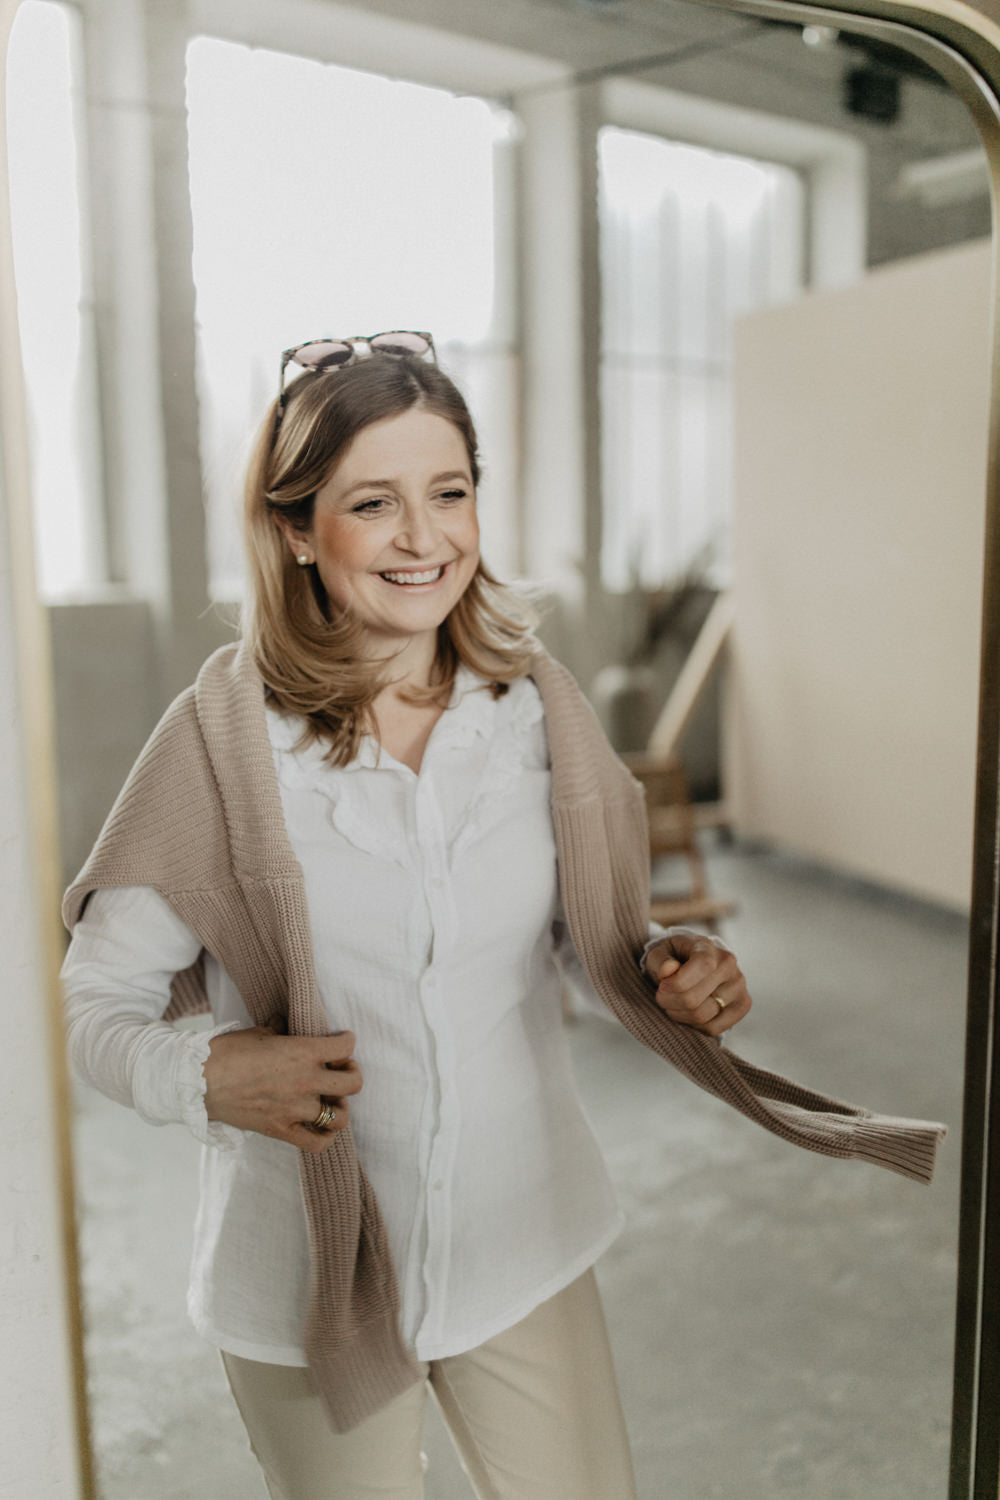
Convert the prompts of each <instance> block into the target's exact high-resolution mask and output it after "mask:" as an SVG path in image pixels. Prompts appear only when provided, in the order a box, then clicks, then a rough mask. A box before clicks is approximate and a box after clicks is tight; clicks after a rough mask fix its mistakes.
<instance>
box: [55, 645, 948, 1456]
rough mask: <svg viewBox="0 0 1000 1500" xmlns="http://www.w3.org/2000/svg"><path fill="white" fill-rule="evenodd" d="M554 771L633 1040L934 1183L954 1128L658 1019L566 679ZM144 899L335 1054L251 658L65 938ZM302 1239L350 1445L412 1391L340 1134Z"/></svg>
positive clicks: (613, 802)
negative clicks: (326, 1040)
mask: <svg viewBox="0 0 1000 1500" xmlns="http://www.w3.org/2000/svg"><path fill="white" fill-rule="evenodd" d="M532 676H533V678H534V680H535V682H536V684H537V686H538V689H539V691H540V693H541V696H542V701H543V703H544V707H545V723H546V728H547V732H548V738H549V745H550V749H551V756H552V818H553V823H554V825H555V838H556V848H557V852H558V862H559V880H560V888H561V891H562V898H563V903H564V905H565V909H566V914H567V919H568V923H569V929H570V933H571V936H572V938H573V942H574V944H575V945H576V949H577V952H578V953H579V955H580V958H581V959H582V961H583V964H584V966H585V968H586V970H587V973H588V974H589V976H590V979H591V981H592V983H593V985H594V987H595V989H596V990H597V992H598V994H599V995H600V996H601V997H602V998H603V1000H604V1001H605V1002H606V1004H607V1005H608V1006H609V1008H610V1009H611V1011H613V1013H614V1014H615V1016H617V1018H618V1019H619V1020H620V1021H621V1022H622V1023H623V1025H624V1026H625V1027H626V1028H627V1029H628V1030H629V1031H630V1032H631V1033H632V1035H633V1036H636V1037H638V1038H639V1040H640V1041H642V1042H644V1043H645V1044H646V1046H648V1047H651V1048H652V1049H653V1050H654V1051H655V1052H658V1053H659V1054H660V1055H661V1056H662V1057H664V1058H666V1059H667V1060H668V1061H669V1062H671V1063H673V1065H674V1066H675V1067H676V1068H679V1069H680V1071H681V1072H682V1073H684V1074H685V1075H686V1076H687V1077H688V1078H690V1079H692V1080H693V1082H695V1083H697V1084H698V1085H699V1086H700V1087H701V1088H703V1089H706V1090H707V1091H708V1092H709V1093H712V1094H715V1095H716V1096H717V1097H718V1098H720V1099H724V1100H725V1101H726V1102H727V1103H728V1104H731V1105H733V1106H734V1108H736V1109H738V1110H739V1111H740V1112H741V1113H742V1114H745V1115H747V1116H749V1118H750V1119H752V1120H756V1121H757V1123H758V1124H760V1125H763V1126H765V1128H766V1129H768V1130H771V1131H773V1132H774V1133H775V1134H776V1135H779V1136H782V1137H783V1138H784V1139H785V1140H787V1141H791V1142H793V1143H794V1144H795V1145H798V1146H804V1147H807V1148H808V1149H809V1150H812V1151H819V1152H821V1153H823V1154H824V1155H827V1156H839V1157H855V1158H858V1159H860V1160H863V1161H869V1162H874V1163H876V1164H878V1165H879V1166H883V1167H888V1168H889V1169H891V1170H892V1171H895V1172H901V1173H903V1174H904V1175H905V1176H907V1177H912V1178H915V1179H916V1180H918V1181H924V1182H927V1181H929V1180H930V1177H931V1174H932V1171H933V1165H934V1153H935V1149H936V1146H937V1143H938V1141H939V1139H940V1138H941V1137H942V1136H943V1134H944V1128H943V1127H942V1126H940V1125H936V1124H932V1123H930V1122H927V1121H913V1120H897V1119H888V1118H885V1117H881V1116H877V1115H873V1114H871V1113H869V1112H868V1111H867V1110H863V1109H858V1108H855V1107H854V1106H853V1105H850V1104H842V1103H838V1102H837V1101H836V1100H835V1099H829V1098H826V1097H825V1096H824V1095H822V1094H815V1093H812V1092H811V1091H810V1090H808V1089H804V1088H800V1087H798V1086H797V1085H796V1084H794V1083H790V1082H788V1081H787V1080H786V1079H784V1078H780V1077H777V1076H776V1075H774V1074H772V1073H767V1072H764V1071H763V1070H762V1069H760V1068H756V1067H754V1066H753V1065H752V1064H751V1063H748V1062H744V1061H743V1059H742V1058H739V1057H737V1056H736V1055H735V1054H734V1053H733V1052H731V1051H729V1050H728V1049H727V1048H722V1047H720V1046H719V1045H718V1044H717V1043H716V1042H714V1041H712V1040H711V1039H710V1038H709V1037H707V1036H705V1035H703V1034H702V1033H701V1032H698V1031H693V1030H691V1028H690V1027H686V1026H682V1025H679V1024H677V1023H676V1022H674V1021H671V1020H670V1019H669V1018H668V1017H667V1016H666V1015H664V1013H663V1012H662V1011H661V1010H660V1009H659V1007H658V1006H657V1004H656V1002H655V1000H654V998H653V995H654V991H653V986H652V984H651V982H650V981H649V980H648V979H647V978H646V977H645V976H644V975H643V974H642V973H641V972H640V969H639V966H638V964H637V962H636V960H637V957H638V955H639V954H640V953H641V950H642V948H643V945H644V943H645V941H646V938H647V935H648V930H649V928H648V918H649V856H648V847H649V846H648V841H647V833H646V819H645V808H644V803H643V794H642V789H641V787H640V786H639V785H638V783H637V782H636V781H635V780H634V779H633V777H632V776H631V775H630V773H629V772H628V771H627V770H626V769H625V767H624V766H623V765H622V763H621V761H620V760H619V759H618V757H617V756H616V755H615V754H614V752H613V751H612V750H611V748H610V746H609V745H608V742H607V740H606V739H605V737H604V734H603V732H602V730H601V728H600V726H599V725H598V722H597V720H596V718H595V716H594V714H593V712H592V710H591V709H590V707H589V705H588V704H587V702H586V701H585V699H584V698H583V696H582V695H581V693H580V691H579V689H578V688H577V686H576V684H575V682H574V681H573V679H572V677H571V676H570V674H569V673H568V672H567V671H566V670H565V668H564V667H562V666H560V665H559V664H558V663H557V662H555V661H553V660H552V658H551V657H549V656H548V655H547V654H545V653H544V652H543V651H541V650H539V652H538V654H537V656H536V658H535V661H534V665H533V668H532ZM133 885H136V886H151V887H153V888H154V889H155V890H157V891H158V892H159V893H160V894H161V895H162V896H163V897H164V898H165V899H166V900H167V901H168V902H169V903H170V905H171V906H172V907H173V909H174V910H175V911H176V912H177V913H178V915H179V916H180V917H181V918H182V919H183V920H184V921H185V922H186V923H187V924H188V926H189V927H190V928H191V929H192V930H193V932H194V933H195V934H196V935H197V936H198V937H199V938H200V940H201V943H202V945H203V948H204V949H206V950H207V951H208V952H210V953H211V954H212V955H213V956H214V957H215V958H216V959H217V960H218V961H219V963H220V964H221V965H222V966H223V968H224V969H225V970H226V972H227V973H228V975H229V976H230V978H231V979H232V981H233V983H234V984H235V985H236V987H237V989H238V990H239V992H240V994H241V995H242V996H243V998H244V1000H245V1001H246V1004H247V1008H248V1010H249V1011H250V1014H251V1015H252V1016H253V1018H254V1020H255V1022H257V1023H258V1024H262V1023H264V1022H266V1021H267V1020H268V1018H269V1017H271V1016H272V1015H274V1013H275V1012H276V1011H281V1012H283V1013H286V1014H287V1019H288V1030H289V1032H290V1033H293V1034H296V1035H305V1036H319V1035H324V1034H326V1033H327V1031H328V1030H329V1023H328V1020H327V1016H326V1014H325V1012H324V1010H323V1006H322V1004H321V1002H320V1000H319V996H318V992H317V987H316V978H315V973H314V970H313V955H312V946H311V942H310V934H309V918H308V914H307V909H306V899H305V890H304V885H303V878H302V872H301V869H300V867H299V865H298V862H297V861H296V859H295V856H294V854H293V853H292V849H291V845H290V844H289V840H288V835H287V832H286V829H285V823H284V818H283V815H282V807H281V799H280V794H279V791H278V785H277V780H276V776H275V771H274V763H273V759H272V754H271V747H270V742H269V739H268V733H267V724H266V719H265V710H264V689H263V685H262V682H261V679H260V677H259V675H258V673H257V671H256V668H255V667H254V665H253V662H252V660H251V659H250V655H249V653H248V651H247V650H246V649H245V647H243V646H236V645H234V646H226V647H223V648H222V649H221V650H220V651H216V652H215V653H214V655H212V656H211V657H210V658H209V659H208V661H207V662H206V663H205V665H204V667H203V668H202V670H201V672H200V674H199V676H198V680H197V682H196V683H195V685H194V687H193V688H189V689H188V690H187V691H186V692H184V693H182V694H181V695H180V697H179V698H178V699H177V700H176V701H175V702H174V703H173V705H172V706H171V707H170V708H169V709H168V710H167V712H166V714H165V715H164V717H163V719H162V720H161V722H160V724H159V725H158V727H157V728H156V730H155V731H154V732H153V735H152V737H151V738H150V740H149V743H148V744H147V745H146V747H145V749H144V750H143V752H142V754H141V755H140V757H139V759H138V761H137V762H136V765H135V767H134V768H133V770H132V772H131V774H130V776H129V778H128V781H127V782H126V784H125V786H124V788H123V790H122V792H121V795H120V796H119V798H118V800H117V802H116V803H115V805H114V807H113V809H112V811H111V813H110V815H109V817H108V820H107V822H106V824H105V826H104V828H103V830H102V832H101V834H100V837H99V838H98V840H97V844H96V845H95V847H94V850H93V852H92V854H91V856H90V858H89V859H88V860H87V863H86V865H85V866H84V868H83V870H82V871H81V873H80V875H79V876H78V878H77V880H76V881H75V882H74V884H73V885H72V886H71V887H70V889H69V891H68V892H67V894H66V898H65V902H64V906H63V915H64V918H65V921H66V924H67V926H68V927H70V928H72V926H73V924H74V923H75V922H76V920H77V919H78V917H79V916H80V913H81V911H82V910H83V907H84V904H85V902H86V900H87V897H88V895H89V893H90V892H91V891H93V890H95V889H96V888H97V887H101V886H133ZM204 1008H205V992H204V975H203V969H202V967H201V963H200V962H199V963H198V964H195V965H194V966H193V967H192V968H191V969H188V970H186V971H185V972H184V973H183V974H181V975H178V976H177V977H176V978H175V980H174V991H173V1001H172V1004H171V1007H170V1010H169V1011H168V1012H167V1015H168V1016H172V1015H177V1014H180V1013H181V1012H182V1011H184V1010H188V1011H190V1010H194V1009H204ZM300 1166H301V1172H302V1188H303V1194H304V1198H305V1204H306V1209H307V1212H308V1220H309V1239H310V1251H311V1265H312V1271H311V1289H310V1306H309V1313H308V1320H307V1327H306V1331H305V1345H306V1353H307V1357H308V1359H309V1363H310V1366H311V1368H312V1370H313V1372H314V1374H315V1376H316V1378H317V1381H318V1384H319V1387H320V1389H321V1390H322V1393H323V1396H324V1399H325V1402H326V1406H327V1408H328V1410H329V1415H330V1418H331V1421H332V1423H333V1426H334V1428H335V1429H336V1430H337V1431H339V1432H343V1431H347V1430H349V1429H350V1428H352V1427H354V1426H356V1425H357V1424H358V1423H360V1422H361V1421H363V1420H364V1419H365V1418H366V1417H368V1416H370V1415H371V1414H372V1413H373V1412H375V1411H377V1410H378V1409H379V1408H380V1407H382V1406H384V1405H386V1404H387V1403H388V1402H389V1401H391V1400H392V1399H393V1398H394V1397H395V1396H397V1395H398V1394H399V1393H400V1392H401V1391H403V1390H404V1389H406V1387H408V1386H410V1385H411V1384H413V1383H414V1382H415V1381H417V1380H419V1379H420V1378H421V1375H422V1371H421V1368H420V1366H419V1365H418V1364H417V1363H416V1362H415V1360H414V1358H413V1356H412V1355H411V1354H410V1353H409V1351H408V1350H407V1348H406V1347H405V1345H404V1343H403V1341H402V1337H401V1335H400V1331H399V1319H398V1307H399V1297H398V1290H397V1286H396V1280H395V1275H394V1272H393V1267H392V1264H391V1262H390V1258H389V1252H388V1247H387V1241H386V1235H385V1230H384V1227H383V1224H382V1218H381V1214H380V1212H379V1207H378V1204H377V1202H376V1201H375V1196H374V1193H373V1191H372V1188H371V1185H370V1183H369V1181H368V1179H367V1177H366V1175H365V1173H364V1171H363V1169H362V1167H361V1165H360V1164H359V1162H358V1158H357V1155H356V1153H355V1149H354V1143H353V1141H352V1139H351V1134H350V1131H349V1130H345V1131H343V1132H341V1133H340V1134H338V1135H337V1136H336V1137H335V1139H334V1141H333V1143H332V1145H331V1146H330V1148H329V1149H328V1150H326V1151H324V1152H323V1153H321V1154H319V1155H313V1154H310V1153H305V1152H303V1153H300Z"/></svg>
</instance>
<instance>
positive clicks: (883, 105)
mask: <svg viewBox="0 0 1000 1500" xmlns="http://www.w3.org/2000/svg"><path fill="white" fill-rule="evenodd" d="M844 108H845V109H846V110H847V112H848V114H852V115H861V116H862V117H863V118H864V119H866V120H876V121H877V122H878V123H879V124H880V125H891V124H892V123H893V121H894V120H895V119H897V118H898V116H899V75H898V73H893V72H890V70H889V69H888V68H880V67H878V66H877V65H875V64H870V63H866V64H864V65H863V66H861V67H859V68H848V70H847V72H846V73H845V74H844Z"/></svg>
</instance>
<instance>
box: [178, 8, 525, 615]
mask: <svg viewBox="0 0 1000 1500" xmlns="http://www.w3.org/2000/svg"><path fill="white" fill-rule="evenodd" d="M188 121H189V141H190V173H191V202H192V210H193V217H194V276H195V285H196V289H197V318H198V327H199V353H200V362H201V368H200V390H201V404H202V414H203V415H202V451H203V455H204V459H205V466H206V472H207V482H208V487H209V530H210V554H211V572H212V579H213V588H214V591H215V593H216V595H217V596H226V595H227V594H228V595H232V594H233V593H234V592H236V591H237V590H238V583H237V579H238V574H239V561H238V559H239V545H238V536H237V527H236V524H235V515H236V509H237V505H238V489H239V481H240V475H241V471H242V468H243V464H244V462H245V457H246V451H247V444H248V437H249V434H250V433H251V432H252V430H253V429H254V428H255V427H256V425H257V424H258V422H259V420H260V417H261V415H262V413H263V410H264V408H265V406H266V404H267V402H268V401H269V400H270V399H271V397H272V396H273V395H274V394H275V393H276V391H277V384H278V369H279V363H280V353H281V350H282V349H284V348H287V347H289V346H291V345H292V344H295V343H300V342H303V341H305V340H306V339H310V338H320V337H328V336H338V335H341V336H343V335H350V334H356V333H361V334H366V333H376V332H379V331H381V330H383V329H392V328H416V329H429V330H430V331H431V332H432V333H433V335H434V339H435V343H436V345H437V348H438V351H439V357H440V359H441V363H442V364H443V365H444V366H445V368H446V369H447V370H448V371H449V373H450V374H452V375H453V376H454V378H455V379H456V380H457V381H458V383H459V385H460V386H461V387H462V388H463V390H464V392H465V394H466V396H467V398H468V399H469V401H470V405H471V406H472V410H473V415H474V417H475V418H476V419H477V422H478V425H479V427H480V430H481V432H480V435H481V439H482V442H483V448H484V453H485V458H486V464H487V472H488V474H489V481H488V483H487V485H486V488H485V490H484V495H483V504H482V512H483V516H484V520H485V521H487V526H486V530H487V533H489V528H490V524H492V526H493V530H494V535H493V536H492V538H490V537H489V536H488V538H487V546H488V547H489V544H490V541H492V544H493V545H492V549H491V550H490V551H488V552H487V555H488V556H489V557H490V560H491V562H492V563H493V565H494V566H496V567H500V568H504V567H505V566H506V563H507V557H506V554H507V552H508V551H509V547H508V541H507V532H508V530H509V526H508V524H507V523H508V519H509V517H510V516H512V515H513V501H512V494H511V492H512V477H511V476H512V473H513V466H514V455H513V434H514V431H515V426H514V420H513V411H514V399H513V380H514V371H515V365H514V350H513V347H512V334H511V323H512V309H511V308H510V306H509V301H510V299H509V296H504V295H502V294H501V293H499V292H498V284H499V285H501V286H502V285H503V284H504V279H505V277H504V273H503V272H502V271H501V274H500V276H499V277H498V254H502V253H503V252H502V249H501V250H499V251H498V241H499V240H501V239H502V238H504V237H506V236H507V235H508V234H509V233H510V226H509V224H508V223H504V225H503V232H502V236H501V235H500V234H498V225H497V214H496V206H497V192H498V181H499V179H498V174H497V172H496V171H495V170H494V168H495V161H496V159H497V157H498V155H502V153H503V151H504V149H505V147H509V138H510V135H511V117H510V116H509V115H508V114H506V113H505V112H504V111H502V110H499V109H497V108H496V107H495V106H492V105H490V104H488V103H487V102H486V101H484V100H482V99H476V98H456V97H455V96H454V95H452V94H449V93H447V92H445V91H443V90H440V89H433V88H426V87H423V86H421V85H417V84H412V83H406V82H397V81H393V80H390V79H387V78H382V77H379V76H377V75H374V74H371V73H362V72H357V71H355V70H353V69H348V68H341V67H332V66H329V65H326V64H321V63H318V62H315V61H311V60H309V59H306V58H301V57H293V56H289V55H286V54H283V53H275V52H268V51H263V50H255V49H251V48H249V47H245V46H241V45H237V44H234V43H231V42H225V41H220V40H217V39H215V38H210V37H199V38H196V39H195V40H194V41H192V42H191V44H190V45H189V48H188ZM498 552H499V553H500V556H499V557H498Z"/></svg>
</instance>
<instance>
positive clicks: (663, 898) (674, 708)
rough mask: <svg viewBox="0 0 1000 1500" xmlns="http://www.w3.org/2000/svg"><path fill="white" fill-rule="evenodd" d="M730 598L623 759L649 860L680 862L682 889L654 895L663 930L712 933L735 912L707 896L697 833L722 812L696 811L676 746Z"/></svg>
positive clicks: (722, 599) (715, 652)
mask: <svg viewBox="0 0 1000 1500" xmlns="http://www.w3.org/2000/svg"><path fill="white" fill-rule="evenodd" d="M732 617H733V608H732V599H731V597H730V596H729V595H728V594H720V595H719V597H718V598H717V599H716V601H715V603H714V605H713V606H712V608H711V610H710V611H709V613H708V615H707V617H706V619H705V623H704V624H703V625H702V627H701V630H700V631H699V633H698V638H697V640H696V641H695V643H694V645H693V646H692V648H691V651H690V652H689V654H688V658H687V661H686V662H685V663H684V666H683V668H682V669H681V673H680V676H679V677H678V679H677V682H676V683H675V684H674V687H673V690H672V691H671V693H670V696H669V698H668V699H667V702H666V704H665V705H664V708H663V711H662V713H661V714H660V716H659V718H658V719H657V721H656V724H655V726H654V728H653V732H652V734H651V735H650V737H649V745H648V747H647V749H646V750H645V751H643V752H641V753H639V754H633V755H625V756H623V759H624V761H625V763H626V765H627V766H628V767H629V769H630V770H631V772H632V774H633V775H634V776H635V777H637V778H638V780H639V781H641V782H642V783H643V785H644V786H645V788H646V804H647V808H648V811H649V853H650V858H651V859H658V858H660V857H662V856H665V855H672V856H676V857H677V858H678V859H680V860H683V862H684V867H685V872H686V879H685V881H684V883H683V886H682V888H680V889H678V890H676V891H673V892H671V893H669V894H664V895H659V896H654V898H653V901H652V906H651V911H650V915H651V916H652V918H653V920H654V922H662V923H663V925H664V926H665V927H669V926H670V925H671V924H673V923H682V922H698V923H699V924H701V925H703V926H706V927H707V928H708V929H709V931H710V932H714V931H715V929H716V927H717V925H718V922H719V920H720V919H721V918H722V917H725V916H729V915H730V914H731V913H732V912H733V911H735V909H736V908H735V905H734V903H733V902H732V901H727V900H725V899H724V898H720V897H718V896H712V895H711V894H710V892H709V889H708V880H707V877H706V874H705V864H704V860H703V859H702V855H701V849H700V848H699V845H698V834H699V831H700V829H702V828H705V827H713V826H715V827H717V826H719V825H720V824H724V823H725V822H726V813H725V808H724V806H723V805H721V804H715V805H714V806H712V807H708V808H697V807H695V806H694V805H693V804H692V802H691V795H690V790H689V787H688V780H687V775H686V774H685V771H684V765H683V762H682V760H681V758H680V755H679V754H678V750H677V746H678V744H679V742H680V740H681V737H682V735H683V733H684V731H685V729H686V728H687V726H688V724H689V722H690V720H691V716H692V714H693V713H694V710H695V707H696V706H697V703H698V699H699V698H700V696H701V694H702V692H703V691H704V688H705V685H706V683H707V682H708V680H709V678H710V677H711V675H712V672H713V670H714V668H715V665H716V663H717V662H718V660H719V658H720V656H721V654H722V652H723V650H724V647H725V644H726V639H727V637H728V634H729V628H730V625H731V623H732Z"/></svg>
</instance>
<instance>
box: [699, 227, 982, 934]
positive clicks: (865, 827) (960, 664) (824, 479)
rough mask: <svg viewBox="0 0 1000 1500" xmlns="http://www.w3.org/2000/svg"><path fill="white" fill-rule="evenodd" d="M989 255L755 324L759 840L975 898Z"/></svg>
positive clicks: (739, 404) (738, 667)
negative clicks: (971, 885)
mask: <svg viewBox="0 0 1000 1500" xmlns="http://www.w3.org/2000/svg"><path fill="white" fill-rule="evenodd" d="M989 299H990V266H989V246H988V245H987V244H982V243H976V244H973V245H968V246H962V247H959V248H957V249H953V250H949V251H946V252H943V253H938V254H934V255H929V256H920V257H916V258H914V259H913V260H908V261H903V262H896V263H895V264H893V265H892V266H888V267H886V268H884V269H881V270H878V271H876V272H874V273H873V274H871V275H870V276H869V277H867V278H866V279H865V280H864V281H863V282H861V283H860V284H859V285H857V286H855V287H850V288H846V289H843V290H840V291H836V292H829V293H817V294H814V295H810V296H807V297H805V298H804V299H802V300H801V301H800V302H797V303H795V304H793V305H791V306H788V307H784V308H780V309H775V310H771V311H768V312H764V313H760V314H757V315H754V316H752V317H749V318H747V319H746V320H744V321H743V322H742V323H740V324H739V325H738V328H737V336H736V445H735V495H736V527H735V531H736V535H735V586H736V629H735V633H734V644H733V656H732V672H731V678H730V713H729V720H728V724H729V733H728V748H727V765H728V775H727V782H728V789H729V793H730V795H731V799H732V804H733V809H734V814H735V818H736V823H737V826H738V828H739V830H740V831H741V832H744V833H747V834H752V835H760V836H762V837H764V838H766V839H769V840H773V841H774V842H776V843H777V844H779V845H781V846H783V847H786V848H788V849H791V850H793V851H797V852H799V853H801V854H803V855H806V856H808V857H810V858H812V859H816V860H820V861H822V862H824V863H827V864H829V865H831V866H833V867H835V868H839V869H842V870H844V871H846V872H848V873H853V874H856V875H860V876H863V877H866V878H869V879H872V880H875V881H878V882H880V883H884V884H887V885H890V886H894V887H898V888H900V889H902V890H905V891H909V892H911V893H913V894H916V895H919V896H923V897H927V898H929V899H932V900H935V901H940V902H942V903H944V904H946V905H949V906H953V907H956V908H962V907H964V906H966V905H967V903H968V900H969V882H970V858H971V837H972V815H973V774H974V756H975V726H976V694H977V665H976V664H977V660H978V637H979V612H980V590H981V574H982V532H983V515H984V492H985V474H986V415H987V382H988V370H987V355H988V335H989Z"/></svg>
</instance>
